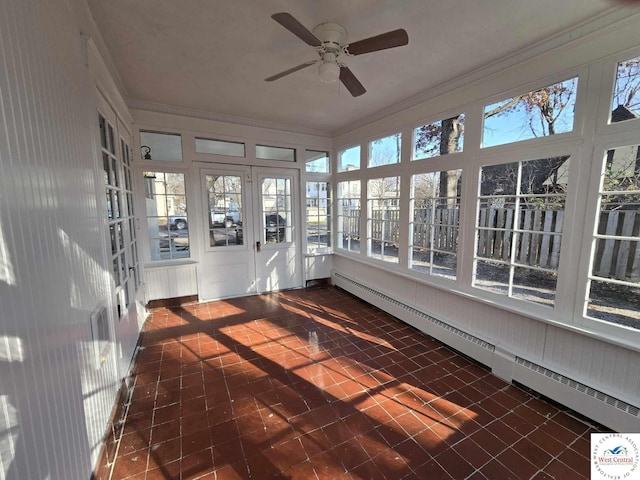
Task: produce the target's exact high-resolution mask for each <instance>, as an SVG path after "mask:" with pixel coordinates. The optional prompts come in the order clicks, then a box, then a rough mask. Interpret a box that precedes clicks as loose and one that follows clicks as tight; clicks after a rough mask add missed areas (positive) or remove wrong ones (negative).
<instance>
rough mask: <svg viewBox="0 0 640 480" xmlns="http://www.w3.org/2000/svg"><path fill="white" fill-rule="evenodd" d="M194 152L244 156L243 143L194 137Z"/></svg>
mask: <svg viewBox="0 0 640 480" xmlns="http://www.w3.org/2000/svg"><path fill="white" fill-rule="evenodd" d="M196 153H208V154H212V155H226V156H228V157H244V156H245V151H244V143H241V142H226V141H224V140H211V139H208V138H198V137H196Z"/></svg>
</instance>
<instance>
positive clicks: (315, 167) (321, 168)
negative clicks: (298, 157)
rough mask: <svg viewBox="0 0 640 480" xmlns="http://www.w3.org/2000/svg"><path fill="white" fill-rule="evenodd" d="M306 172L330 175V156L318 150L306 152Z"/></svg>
mask: <svg viewBox="0 0 640 480" xmlns="http://www.w3.org/2000/svg"><path fill="white" fill-rule="evenodd" d="M304 153H305V162H306V163H305V167H304V168H305V172H307V173H329V172H330V170H329V154H328V153H327V152H318V151H316V150H305V152H304Z"/></svg>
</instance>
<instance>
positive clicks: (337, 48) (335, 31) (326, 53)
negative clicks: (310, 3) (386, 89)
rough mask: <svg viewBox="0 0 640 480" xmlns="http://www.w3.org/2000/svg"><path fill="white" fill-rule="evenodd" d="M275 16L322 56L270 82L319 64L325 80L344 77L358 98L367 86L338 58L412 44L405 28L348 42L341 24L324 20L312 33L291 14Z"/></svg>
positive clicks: (322, 77)
mask: <svg viewBox="0 0 640 480" xmlns="http://www.w3.org/2000/svg"><path fill="white" fill-rule="evenodd" d="M271 18H273V19H274V20H275V21H276V22H278V23H279V24H280V25H282V26H283V27H284V28H286V29H287V30H289V31H290V32H291V33H293V34H294V35H295V36H297V37H298V38H300V39H301V40H302V41H303V42H305V43H306V44H307V45H310V46H312V47H315V48H316V50H317V52H318V55H319V57H320V58H317V59H315V60H310V61H308V62H305V63H303V64H301V65H298V66H296V67H293V68H290V69H288V70H285V71H284V72H280V73H278V74H276V75H273V76H271V77H268V78H265V81H267V82H272V81H274V80H278V79H279V78H282V77H284V76H286V75H289V74H291V73H294V72H297V71H298V70H302V69H303V68H306V67H309V66H311V65H315V64H318V76H319V77H320V79H321V80H322V81H324V82H327V83H332V82H335V81H337V80H338V79H340V81H341V82H342V84H343V85H344V86H345V87H346V88H347V90H349V93H351V95H353V96H354V97H358V96H360V95H362V94H363V93H365V92H366V89H365V88H364V87H363V86H362V84H361V83H360V81H359V80H358V79H357V78H356V76H355V75H354V74H353V73H352V72H351V70H349V67H347V66H346V65H345V64H344V63H342V62H340V61H339V60H338V58H339V57H340V55H341V54H345V55H346V56H354V55H362V54H364V53H371V52H377V51H378V50H385V49H387V48H394V47H401V46H403V45H407V44H408V43H409V36H408V35H407V32H406V31H405V30H404V29H398V30H392V31H390V32H386V33H382V34H380V35H376V36H374V37H370V38H365V39H364V40H360V41H357V42H354V43H350V44H345V40H346V38H347V31H346V30H345V29H344V27H343V26H342V25H338V24H337V23H321V24H320V25H318V26H317V27H315V28H314V29H313V33H312V32H310V31H309V30H308V29H307V28H306V27H305V26H304V25H302V24H301V23H300V22H299V21H298V20H296V19H295V18H294V17H293V16H292V15H291V14H289V13H276V14H274V15H271Z"/></svg>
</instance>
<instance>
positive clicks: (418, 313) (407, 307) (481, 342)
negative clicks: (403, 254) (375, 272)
mask: <svg viewBox="0 0 640 480" xmlns="http://www.w3.org/2000/svg"><path fill="white" fill-rule="evenodd" d="M334 276H336V277H339V278H340V279H341V280H344V281H345V282H349V283H351V284H352V285H355V286H357V287H358V288H360V289H362V290H364V291H366V292H368V293H370V294H372V295H375V296H377V297H380V298H381V299H383V300H384V301H385V302H389V303H391V304H392V305H395V306H396V307H400V308H402V309H403V310H406V311H407V312H409V313H411V314H413V315H415V316H417V317H420V318H422V319H424V320H426V321H428V322H429V323H431V324H433V325H436V326H438V327H440V328H443V329H445V330H447V331H449V332H451V333H453V334H455V335H458V336H459V337H461V338H464V339H465V340H467V341H469V342H472V343H474V344H476V345H478V346H480V347H482V348H484V349H486V350H489V351H491V352H493V351H495V349H496V347H495V345H492V344H491V343H489V342H486V341H484V340H482V339H481V338H478V337H476V336H474V335H471V334H470V333H467V332H465V331H463V330H460V329H459V328H457V327H454V326H453V325H450V324H448V323H445V322H443V321H442V320H438V319H437V318H433V317H432V316H431V315H427V314H426V313H424V312H422V311H420V310H418V309H417V308H414V307H412V306H411V305H407V304H406V303H403V302H400V301H398V300H396V299H395V298H391V297H390V296H388V295H385V294H384V293H381V292H379V291H377V290H375V289H373V288H371V287H367V286H366V285H363V284H362V283H360V282H357V281H355V280H353V279H351V278H349V277H345V276H344V275H341V274H340V273H336V272H334Z"/></svg>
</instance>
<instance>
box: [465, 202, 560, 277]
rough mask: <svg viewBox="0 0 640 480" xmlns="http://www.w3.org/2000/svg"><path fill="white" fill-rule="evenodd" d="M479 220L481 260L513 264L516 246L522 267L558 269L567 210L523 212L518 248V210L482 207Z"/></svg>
mask: <svg viewBox="0 0 640 480" xmlns="http://www.w3.org/2000/svg"><path fill="white" fill-rule="evenodd" d="M478 218H479V220H478V227H480V229H479V231H478V249H477V255H478V256H479V257H482V258H489V259H497V260H505V261H509V260H510V259H511V248H512V247H513V248H515V261H516V262H517V263H519V264H520V265H529V266H535V267H541V268H549V269H553V270H555V269H557V268H558V262H559V260H560V241H561V236H560V233H561V232H562V224H563V221H564V210H537V209H536V210H521V211H520V222H519V223H520V225H519V230H520V232H519V234H518V236H517V237H516V241H515V244H514V245H512V243H513V241H514V237H513V229H514V218H515V210H514V209H512V208H481V209H480V214H479V217H478Z"/></svg>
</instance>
